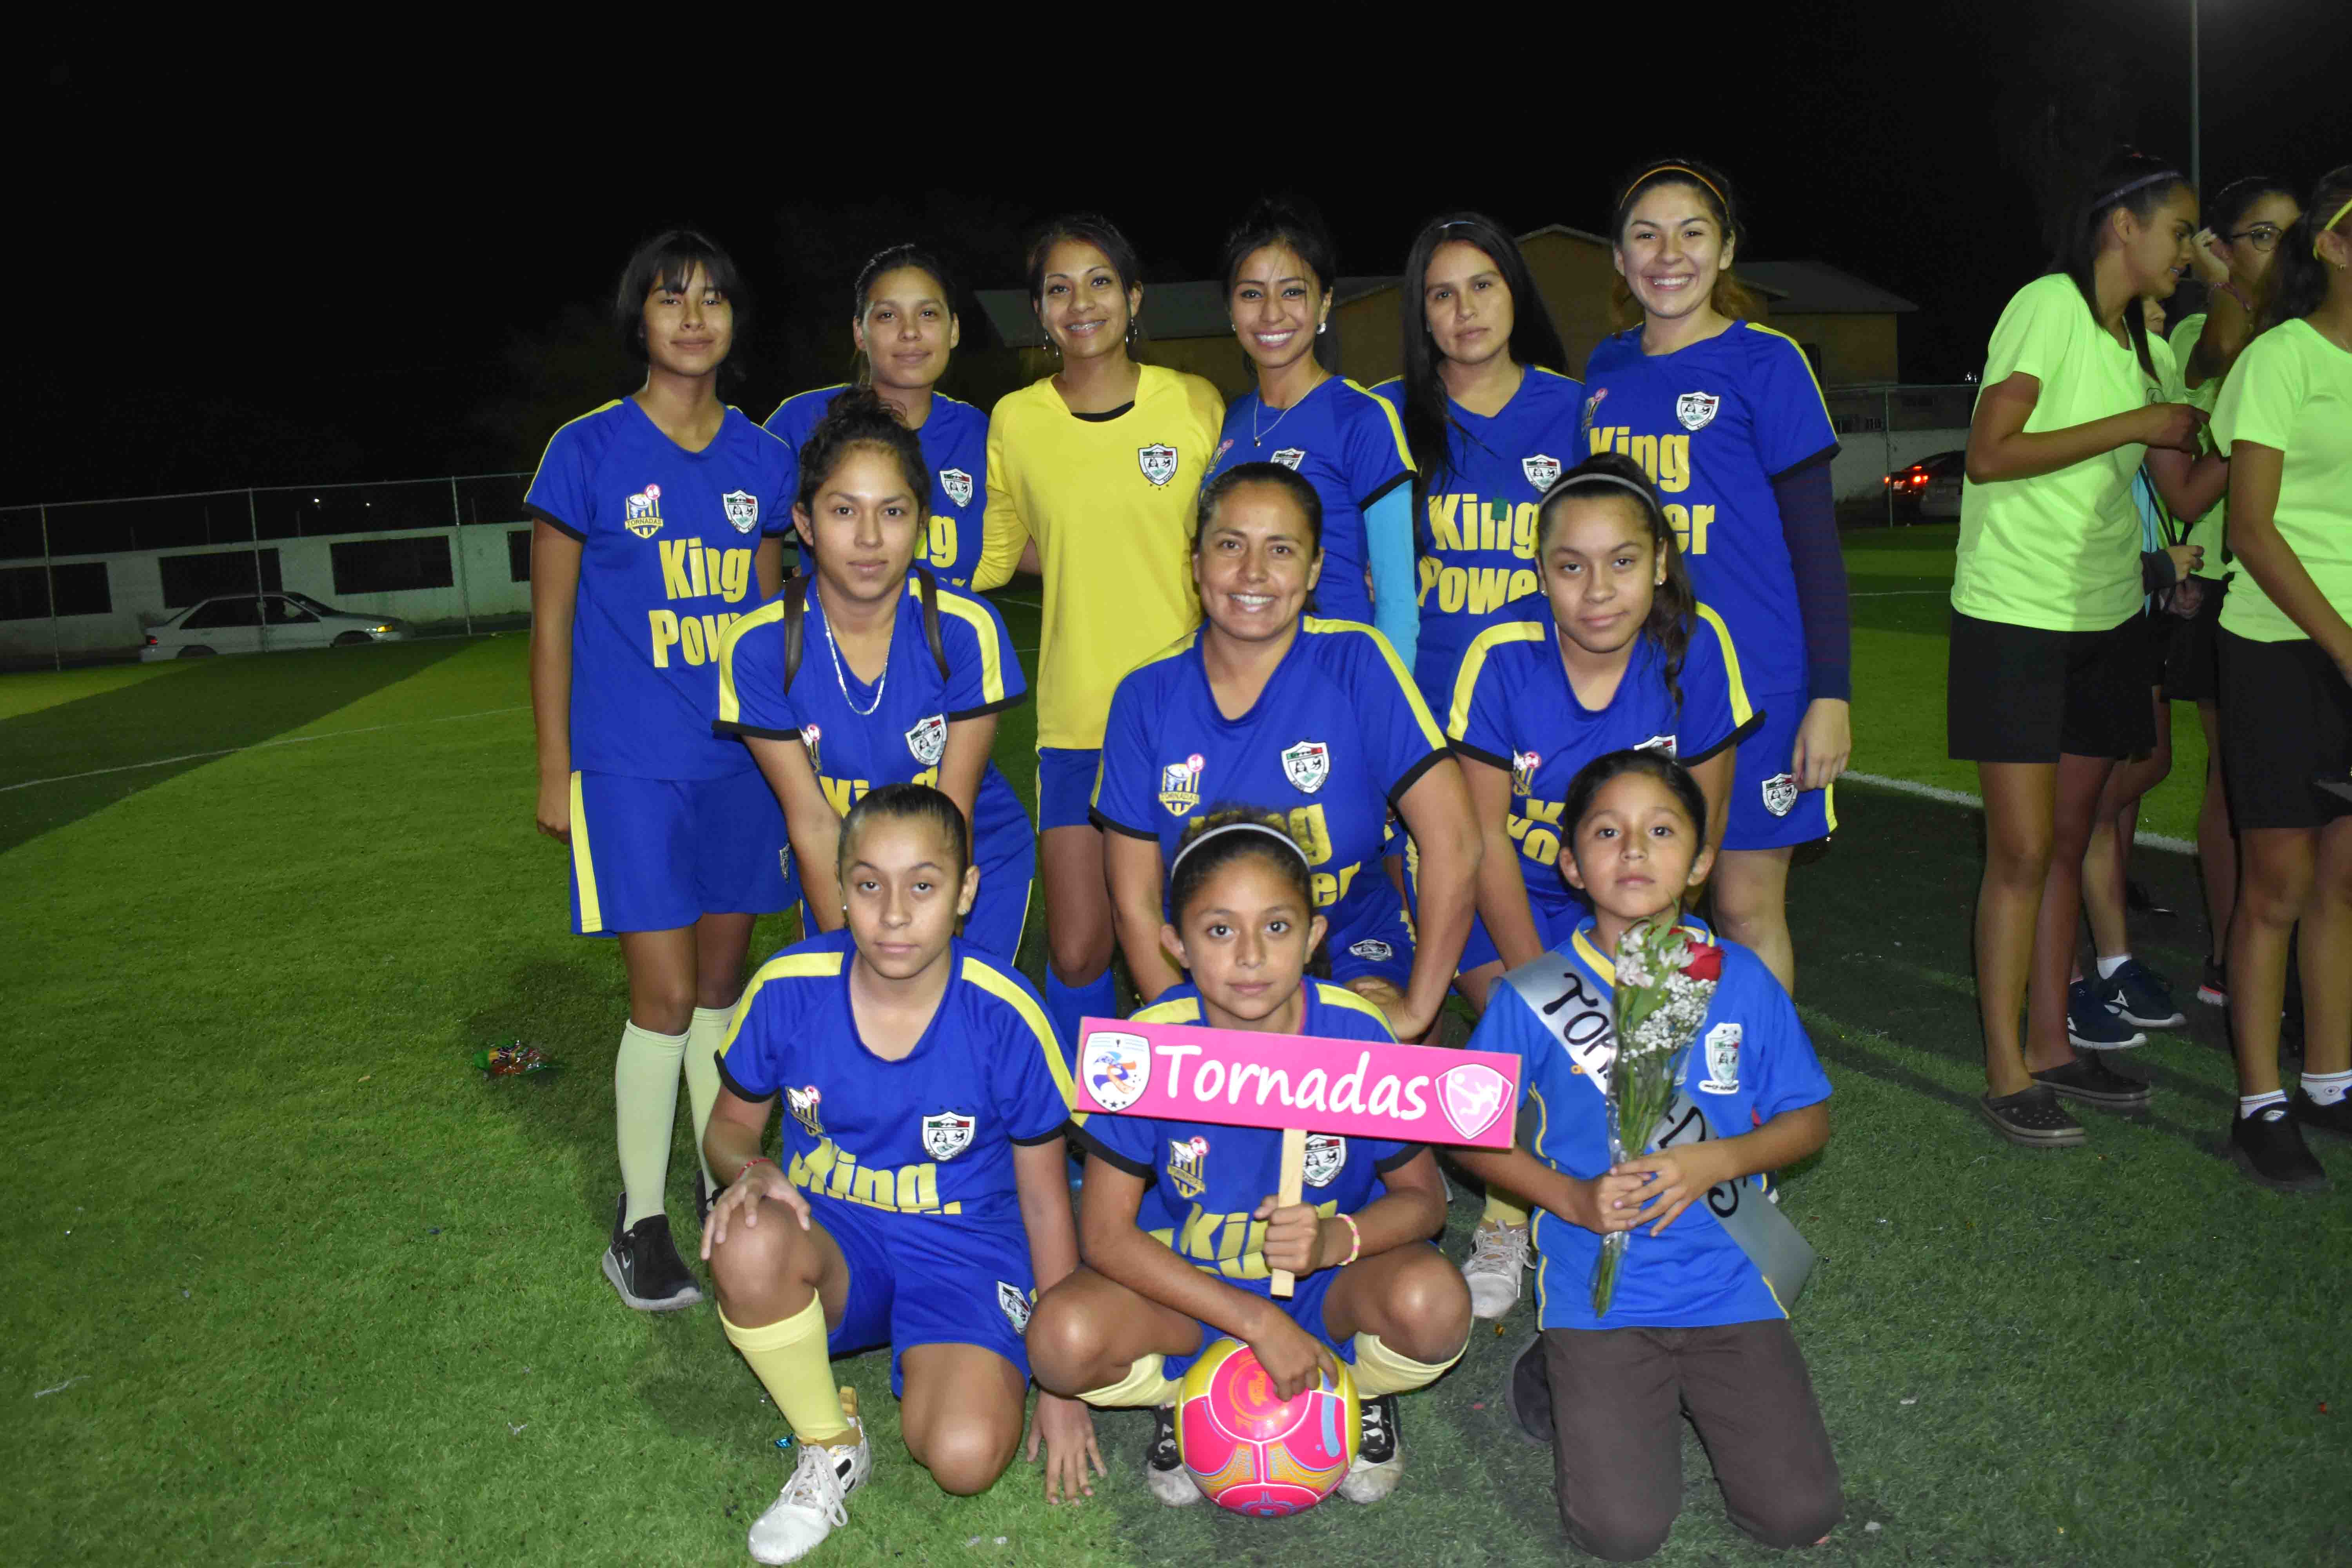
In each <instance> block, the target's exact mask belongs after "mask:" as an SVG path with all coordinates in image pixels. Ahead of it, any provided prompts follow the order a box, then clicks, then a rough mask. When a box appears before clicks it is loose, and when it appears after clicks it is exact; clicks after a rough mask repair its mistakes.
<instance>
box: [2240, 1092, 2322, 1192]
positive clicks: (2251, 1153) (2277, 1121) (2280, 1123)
mask: <svg viewBox="0 0 2352 1568" xmlns="http://www.w3.org/2000/svg"><path fill="white" fill-rule="evenodd" d="M2230 1158H2231V1160H2232V1161H2233V1162H2235V1163H2236V1164H2237V1167H2238V1169H2240V1170H2242V1171H2243V1172H2245V1173H2246V1174H2247V1175H2248V1176H2251V1177H2252V1178H2253V1180H2255V1181H2256V1182H2259V1183H2261V1184H2263V1186H2266V1187H2269V1188H2271V1189H2272V1190H2273V1191H2274V1192H2282V1193H2318V1192H2325V1191H2326V1190H2327V1173H2326V1171H2324V1170H2322V1169H2321V1168H2320V1164H2319V1162H2318V1161H2317V1160H2315V1159H2314V1158H2312V1154H2311V1151H2310V1149H2309V1148H2307V1147H2305V1143H2304V1142H2303V1130H2302V1129H2301V1128H2299V1127H2297V1126H2296V1125H2295V1123H2294V1114H2293V1113H2292V1112H2290V1111H2289V1110H2287V1108H2286V1107H2285V1106H2284V1105H2265V1106H2263V1108H2262V1109H2261V1110H2257V1111H2255V1112H2254V1113H2253V1114H2252V1116H2241V1117H2239V1118H2237V1119H2236V1120H2235V1121H2231V1123H2230Z"/></svg>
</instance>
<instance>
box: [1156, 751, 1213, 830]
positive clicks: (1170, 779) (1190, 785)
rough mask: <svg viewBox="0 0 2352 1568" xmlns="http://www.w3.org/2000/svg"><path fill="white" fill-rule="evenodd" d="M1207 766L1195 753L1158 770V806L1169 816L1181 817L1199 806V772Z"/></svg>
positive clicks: (1198, 754)
mask: <svg viewBox="0 0 2352 1568" xmlns="http://www.w3.org/2000/svg"><path fill="white" fill-rule="evenodd" d="M1207 765H1208V764H1207V763H1204V762H1202V759H1201V753H1200V752H1193V753H1192V755H1191V756H1189V757H1187V758H1185V759H1184V760H1183V761H1182V762H1181V763H1169V764H1168V765H1167V766H1166V767H1164V768H1162V769H1160V805H1164V806H1166V807H1167V808H1168V815H1169V816H1183V815H1184V814H1185V813H1186V812H1188V811H1190V810H1192V808H1193V807H1194V806H1196V805H1200V804H1201V770H1202V768H1203V767H1206V766H1207Z"/></svg>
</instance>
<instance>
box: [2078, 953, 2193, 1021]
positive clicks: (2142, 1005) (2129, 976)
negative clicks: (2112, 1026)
mask: <svg viewBox="0 0 2352 1568" xmlns="http://www.w3.org/2000/svg"><path fill="white" fill-rule="evenodd" d="M2098 994H2099V1000H2100V1001H2102V1002H2104V1003H2105V1004H2106V1005H2107V1006H2108V1007H2109V1008H2110V1009H2111V1010H2112V1011H2113V1012H2114V1013H2115V1015H2116V1017H2118V1018H2121V1019H2122V1020H2123V1021H2124V1022H2125V1023H2126V1024H2130V1025H2133V1026H2137V1027H2138V1028H2142V1029H2177V1028H2179V1027H2180V1026H2181V1025H2183V1024H2185V1023H2187V1022H2189V1016H2188V1015H2187V1014H2185V1013H2183V1012H2182V1011H2181V1010H2180V1005H2179V1003H2177V1002H2175V1001H2173V999H2172V987H2171V986H2169V985H2167V984H2165V983H2164V982H2163V981H2162V980H2160V979H2158V977H2157V975H2156V973H2155V972H2154V971H2152V970H2150V969H2149V968H2148V967H2147V965H2146V964H2144V963H2141V962H2140V961H2139V960H2138V959H2137V958H2126V959H2125V960H2124V961H2123V963H2120V964H2118V965H2116V972H2115V973H2113V974H2110V975H2108V976H2107V977H2106V978H2105V980H2102V981H2100V982H2099V985H2098Z"/></svg>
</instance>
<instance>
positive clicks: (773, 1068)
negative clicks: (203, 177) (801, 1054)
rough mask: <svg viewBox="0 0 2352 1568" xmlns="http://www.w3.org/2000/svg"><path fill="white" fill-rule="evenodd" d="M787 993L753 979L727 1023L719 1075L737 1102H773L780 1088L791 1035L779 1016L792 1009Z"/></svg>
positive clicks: (720, 1042) (720, 1057)
mask: <svg viewBox="0 0 2352 1568" xmlns="http://www.w3.org/2000/svg"><path fill="white" fill-rule="evenodd" d="M788 994H789V992H788V990H787V988H786V987H784V986H782V985H779V984H775V983H774V982H770V983H768V984H760V983H759V982H758V981H756V980H755V981H754V982H753V984H752V985H751V988H750V989H748V990H746V991H745V992H744V993H743V995H742V999H741V1000H740V1001H739V1002H737V1003H736V1005H735V1016H733V1017H732V1018H730V1019H729V1020H728V1023H727V1034H726V1036H725V1037H724V1038H722V1039H721V1040H720V1041H719V1078H720V1079H723V1080H724V1081H725V1083H726V1085H727V1088H728V1089H729V1090H730V1092H732V1093H733V1094H734V1095H735V1096H736V1098H737V1099H739V1100H751V1101H753V1102H754V1103H757V1102H758V1101H761V1100H773V1099H774V1098H775V1097H776V1091H777V1090H778V1089H782V1087H783V1082H784V1070H783V1069H784V1068H785V1066H786V1063H785V1061H784V1053H785V1049H786V1047H787V1044H788V1042H789V1041H790V1040H791V1039H792V1037H793V1032H794V1031H793V1029H792V1028H791V1027H790V1024H789V1020H787V1019H785V1018H783V1017H782V1016H781V1015H782V1014H784V1013H787V1012H789V1011H791V1010H792V1009H791V1007H790V1005H789V1003H788V1002H787V1000H786V998H787V996H788Z"/></svg>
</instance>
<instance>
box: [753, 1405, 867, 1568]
mask: <svg viewBox="0 0 2352 1568" xmlns="http://www.w3.org/2000/svg"><path fill="white" fill-rule="evenodd" d="M849 1426H850V1430H851V1431H852V1432H853V1433H855V1434H856V1441H855V1442H849V1443H835V1444H820V1443H803V1444H799V1445H797V1447H796V1456H795V1458H794V1461H793V1473H792V1478H791V1479H789V1480H787V1481H785V1482H784V1489H783V1490H782V1491H781V1492H779V1493H777V1494H776V1500H775V1501H773V1502H772V1503H770V1504H769V1505H768V1511H767V1512H765V1513H763V1514H761V1516H760V1519H759V1522H757V1523H756V1524H754V1525H752V1526H751V1539H750V1545H751V1560H752V1561H753V1562H754V1563H796V1562H798V1561H799V1560H800V1559H802V1558H803V1557H805V1556H807V1555H808V1554H809V1553H810V1552H813V1551H814V1550H815V1549H816V1548H817V1546H818V1545H819V1543H821V1542H823V1541H824V1538H825V1537H826V1536H828V1535H830V1534H832V1533H833V1531H834V1530H835V1527H836V1526H838V1525H844V1524H847V1523H848V1522H849V1510H848V1508H847V1507H846V1503H847V1500H848V1498H849V1494H850V1493H851V1492H854V1491H856V1489H858V1488H859V1487H862V1486H864V1485H865V1484H866V1477H867V1476H869V1475H871V1474H873V1472H874V1449H873V1447H872V1446H871V1445H870V1444H868V1443H867V1442H866V1427H865V1425H864V1424H863V1423H861V1422H860V1421H859V1420H858V1419H857V1418H856V1416H855V1415H852V1416H851V1417H850V1418H849Z"/></svg>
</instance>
